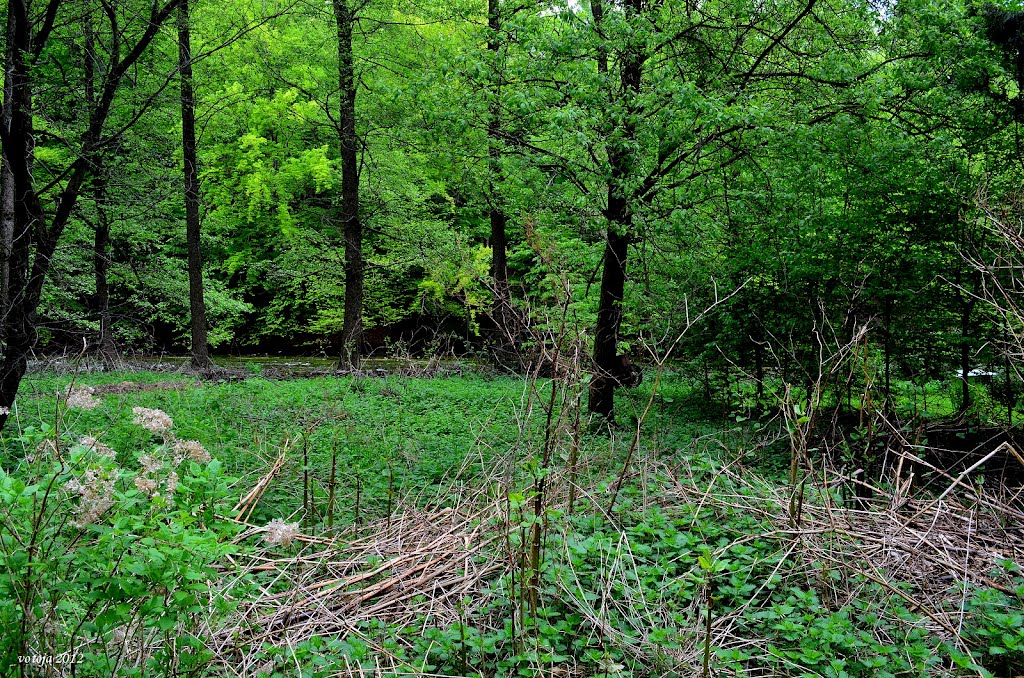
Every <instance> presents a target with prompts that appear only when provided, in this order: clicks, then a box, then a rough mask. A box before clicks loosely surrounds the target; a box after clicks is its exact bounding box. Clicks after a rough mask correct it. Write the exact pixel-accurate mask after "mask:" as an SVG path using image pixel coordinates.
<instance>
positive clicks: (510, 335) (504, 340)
mask: <svg viewBox="0 0 1024 678" xmlns="http://www.w3.org/2000/svg"><path fill="white" fill-rule="evenodd" d="M487 26H488V28H489V29H490V37H489V38H488V40H487V49H488V50H489V51H490V52H491V57H492V59H493V61H494V74H493V77H494V81H493V91H492V92H491V94H492V96H493V97H494V98H493V100H492V102H491V104H490V107H489V110H488V113H489V119H488V122H487V154H488V158H489V160H490V165H491V166H490V178H489V180H488V196H487V199H488V202H489V203H490V222H491V238H490V240H491V279H492V280H493V281H494V290H493V291H494V302H493V305H492V308H491V321H492V322H493V323H494V330H493V331H494V338H493V341H494V353H493V355H494V359H495V362H496V363H497V365H498V367H500V368H504V369H513V370H514V369H517V368H519V367H520V366H521V364H522V359H521V356H519V355H518V352H517V350H516V346H517V341H516V340H517V337H518V334H519V327H518V323H517V322H516V316H515V310H514V309H513V308H512V291H511V289H510V288H509V285H508V236H507V232H506V227H507V225H508V216H507V215H506V213H505V209H504V205H503V204H502V200H501V196H500V195H499V190H498V184H499V183H500V182H501V180H502V175H501V140H500V136H501V84H502V83H501V66H500V64H499V59H498V53H499V52H500V50H501V37H500V36H501V2H500V0H488V1H487Z"/></svg>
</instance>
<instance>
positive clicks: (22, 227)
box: [0, 2, 56, 427]
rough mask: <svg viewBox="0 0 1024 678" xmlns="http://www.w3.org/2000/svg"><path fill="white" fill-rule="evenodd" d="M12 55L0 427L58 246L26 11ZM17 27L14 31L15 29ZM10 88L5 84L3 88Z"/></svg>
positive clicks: (17, 18) (17, 8)
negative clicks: (46, 199)
mask: <svg viewBox="0 0 1024 678" xmlns="http://www.w3.org/2000/svg"><path fill="white" fill-rule="evenodd" d="M8 12H9V15H10V16H9V18H8V22H9V30H8V38H9V42H8V50H7V51H8V55H9V56H10V64H9V66H8V68H7V74H6V76H5V80H6V78H7V77H9V78H10V96H11V98H10V99H5V100H4V109H5V111H4V112H5V114H6V115H9V120H5V125H7V127H6V129H5V130H4V133H5V137H4V139H3V142H4V148H3V150H4V161H5V162H4V166H5V168H6V173H7V175H8V176H9V178H10V183H11V185H12V187H13V191H12V192H13V198H14V205H13V207H14V209H13V210H12V212H11V214H12V215H13V221H12V238H11V248H10V256H9V258H8V260H7V285H8V288H7V289H8V299H7V308H6V309H5V310H6V314H5V316H4V340H5V346H4V359H3V365H2V366H0V427H2V426H3V425H4V424H5V423H6V422H7V417H8V414H9V411H10V408H11V406H13V405H14V399H15V397H16V396H17V393H18V386H19V385H20V384H21V379H22V377H24V376H25V371H26V370H27V368H28V355H29V353H30V352H31V351H32V348H33V346H34V345H35V341H36V332H35V311H36V307H37V306H38V303H39V297H40V295H41V293H42V283H43V281H42V279H41V278H40V277H39V274H40V269H41V273H42V277H43V278H45V275H46V269H47V265H48V262H49V259H50V257H51V256H52V255H53V250H54V249H56V242H52V243H51V242H49V239H48V238H46V236H47V235H48V233H47V231H46V230H45V228H44V223H45V222H44V215H43V209H42V204H41V203H40V201H39V196H38V195H37V194H36V192H35V186H34V185H33V178H32V158H33V157H34V144H33V140H34V139H35V129H34V127H33V124H32V104H33V102H32V81H31V77H30V68H29V63H28V62H27V61H26V57H27V55H28V54H29V53H30V51H31V47H32V35H31V25H30V22H29V18H28V16H27V11H26V8H25V5H24V4H22V3H18V2H13V3H10V4H9V5H8ZM11 24H13V25H11ZM5 85H6V82H5ZM37 230H38V231H39V235H40V236H42V240H43V241H42V242H40V243H39V245H38V249H37V254H36V256H35V258H34V260H33V259H32V258H31V256H30V254H31V252H32V245H33V242H32V240H33V236H34V235H35V233H34V231H37Z"/></svg>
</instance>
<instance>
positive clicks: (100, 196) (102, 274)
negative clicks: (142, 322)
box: [92, 167, 117, 370]
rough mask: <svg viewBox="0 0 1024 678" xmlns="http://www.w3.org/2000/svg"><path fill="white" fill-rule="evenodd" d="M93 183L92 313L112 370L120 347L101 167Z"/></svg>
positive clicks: (102, 355) (105, 360)
mask: <svg viewBox="0 0 1024 678" xmlns="http://www.w3.org/2000/svg"><path fill="white" fill-rule="evenodd" d="M97 172H98V174H97V175H96V178H95V179H94V180H93V202H94V203H95V205H96V233H95V237H94V239H93V249H92V260H93V269H94V273H95V280H96V296H95V297H94V299H93V311H94V312H95V313H96V316H97V318H98V319H99V323H100V332H99V336H98V337H97V341H98V346H97V349H98V352H99V356H100V359H101V360H102V361H103V366H104V368H106V369H108V370H110V369H113V368H114V366H115V365H116V363H117V347H116V345H115V344H114V332H113V326H112V322H111V317H110V285H109V283H108V281H107V270H108V269H109V268H110V252H109V251H110V219H109V218H108V216H107V181H106V176H105V175H104V174H103V172H104V169H103V168H102V167H100V168H97Z"/></svg>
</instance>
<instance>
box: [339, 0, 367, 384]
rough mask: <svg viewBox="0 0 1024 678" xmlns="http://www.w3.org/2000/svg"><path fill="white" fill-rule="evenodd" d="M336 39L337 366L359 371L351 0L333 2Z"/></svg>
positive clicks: (359, 250)
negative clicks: (341, 252) (341, 290)
mask: <svg viewBox="0 0 1024 678" xmlns="http://www.w3.org/2000/svg"><path fill="white" fill-rule="evenodd" d="M333 3H334V21H335V26H336V28H337V36H338V94H339V106H338V120H337V129H338V141H339V151H340V153H341V230H342V237H343V238H344V240H345V311H344V321H343V322H344V325H343V327H342V330H341V353H340V355H339V360H338V366H339V367H340V368H342V369H359V363H360V358H361V354H362V344H363V279H364V274H365V264H364V262H363V224H362V221H360V218H359V137H358V136H357V134H356V89H357V87H358V82H357V80H356V74H355V61H354V58H353V53H352V32H353V29H354V27H355V21H356V16H355V10H354V8H353V6H352V3H351V0H333Z"/></svg>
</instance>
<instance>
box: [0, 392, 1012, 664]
mask: <svg viewBox="0 0 1024 678" xmlns="http://www.w3.org/2000/svg"><path fill="white" fill-rule="evenodd" d="M85 384H88V387H85ZM69 388H70V389H71V391H72V392H73V393H77V394H78V396H77V397H80V398H81V400H78V401H75V399H74V398H72V401H73V402H72V404H73V405H76V407H68V406H67V404H66V402H65V399H66V397H67V394H68V392H69ZM649 388H650V385H649V384H648V385H646V386H645V387H642V388H641V389H638V390H637V391H636V392H634V393H632V394H630V395H629V397H628V399H624V400H623V404H622V406H621V415H620V416H621V418H622V419H623V420H624V421H630V420H632V421H637V420H642V421H643V428H642V435H640V436H634V431H632V430H631V429H630V427H629V426H626V427H623V428H622V429H612V430H609V429H607V428H602V427H596V426H588V425H587V422H585V421H580V420H579V419H574V418H573V417H572V416H566V417H562V416H561V415H562V414H563V412H562V410H564V411H565V413H567V414H568V415H572V413H573V412H572V410H573V407H572V405H573V402H574V401H573V398H572V397H569V398H568V399H565V400H561V401H559V402H561V403H562V408H561V410H560V411H559V412H558V413H557V414H558V416H557V417H556V419H557V421H558V422H561V424H559V425H558V426H554V425H552V418H549V417H547V416H545V411H544V408H543V407H538V405H537V404H538V403H544V402H548V401H549V399H550V396H551V384H550V382H539V383H537V384H528V383H524V382H523V381H522V380H520V379H515V378H509V377H493V378H485V377H482V376H462V377H450V378H445V379H416V378H399V377H385V378H367V377H346V378H315V379H303V380H293V381H271V380H267V379H262V378H259V377H255V378H252V379H249V380H245V381H241V382H231V383H229V382H223V383H198V382H196V381H194V380H193V379H191V378H185V377H182V376H180V375H155V374H152V373H132V374H97V375H82V376H79V377H77V378H72V377H70V376H52V375H51V376H40V377H36V378H34V379H32V380H30V381H28V382H26V384H25V385H24V390H23V394H22V397H21V398H20V399H19V409H18V411H17V412H16V413H15V415H16V417H14V418H13V419H14V421H15V422H16V424H17V426H13V425H12V426H9V428H8V430H7V437H6V438H5V439H4V441H3V452H2V454H3V457H2V459H0V462H2V467H3V475H2V476H0V510H2V512H3V520H4V526H5V529H4V532H3V536H2V541H0V547H2V555H3V570H2V571H0V624H2V625H3V627H4V628H6V629H12V630H13V632H10V633H7V634H6V635H5V636H4V638H3V640H0V663H3V665H4V666H5V667H8V668H6V669H5V671H7V672H8V673H15V674H16V672H17V671H18V670H19V669H18V668H17V667H18V666H19V662H18V659H19V657H25V656H30V655H36V656H41V655H49V656H59V655H61V653H71V654H72V655H73V657H74V659H75V660H76V661H77V663H76V664H75V674H74V675H78V676H109V675H126V676H129V675H195V676H200V675H280V676H292V675H302V676H327V675H338V674H342V675H380V674H393V673H406V674H409V673H411V674H422V675H454V676H477V675H479V676H512V675H520V676H534V675H545V676H568V675H581V676H587V675H595V676H596V675H601V676H649V675H665V676H670V675H676V676H693V675H716V676H718V675H742V676H762V675H780V676H836V677H839V676H931V675H996V676H1011V675H1016V673H1019V672H1020V671H1021V670H1024V619H1022V613H1021V609H1022V601H1024V577H1022V576H1021V573H1020V567H1019V564H1020V560H1019V557H1017V556H1019V552H1020V551H1019V544H1016V542H1012V541H1011V542H1007V543H1006V544H1007V545H1006V548H1005V549H1004V550H1002V551H998V550H996V549H993V548H990V547H989V544H990V543H995V542H985V547H984V548H983V549H981V552H979V553H974V552H972V551H971V542H970V540H971V538H972V535H973V538H974V539H976V540H981V539H982V538H983V537H985V535H990V533H991V529H997V528H998V527H999V526H1002V529H1003V530H1006V531H1008V532H1012V530H1014V529H1019V525H1018V526H1017V527H1014V524H1013V522H1012V521H1013V520H1014V515H1015V514H1013V513H1012V512H1011V513H1008V514H997V512H996V511H995V510H994V509H993V508H992V507H991V506H989V505H987V504H984V502H983V501H981V500H979V499H978V498H977V497H968V498H966V499H964V498H960V499H957V498H956V497H955V496H949V497H946V501H945V502H939V504H938V505H935V504H934V503H928V502H926V501H924V500H921V499H920V498H915V497H909V496H903V495H899V496H897V494H898V493H897V492H896V491H895V490H893V491H892V492H891V496H893V497H897V498H898V499H899V500H900V502H902V503H898V502H895V501H893V502H889V504H887V505H885V506H882V504H879V507H880V508H878V509H877V510H874V509H873V510H871V511H863V510H861V511H851V510H849V509H848V507H847V506H846V504H844V503H843V501H842V499H841V498H840V493H839V492H838V489H837V487H836V486H835V484H834V483H833V484H832V485H829V484H828V483H824V484H822V483H816V482H815V480H814V479H813V478H812V477H810V476H807V477H805V479H804V481H803V482H802V484H801V485H800V488H799V505H797V504H794V497H795V496H796V495H795V494H794V492H793V488H791V487H787V485H786V483H785V481H784V479H783V477H784V476H785V467H786V464H787V459H788V457H787V455H788V442H787V441H788V438H787V437H786V436H785V429H784V427H781V428H780V427H779V426H778V425H776V426H775V428H774V429H773V428H772V426H773V425H772V423H771V422H768V423H764V422H757V417H756V416H755V417H750V415H751V411H750V408H749V407H748V406H747V403H744V402H743V400H742V398H743V393H741V392H739V391H737V393H736V398H734V399H733V400H732V401H731V402H726V403H721V404H720V403H709V402H708V400H707V399H706V398H703V397H702V394H701V393H700V385H699V384H697V385H695V384H687V383H685V382H683V381H682V380H673V379H668V380H667V381H666V382H665V383H664V384H663V385H662V388H660V389H659V395H658V396H657V397H656V398H654V399H653V400H649V396H650V391H649ZM58 394H60V397H58ZM556 394H557V389H556ZM570 396H572V394H571V393H570ZM550 402H555V400H554V399H550ZM649 402H650V404H651V408H650V411H649V412H648V413H647V415H646V416H645V414H644V413H645V411H646V410H647V405H648V403H649ZM139 408H148V409H139ZM152 410H159V411H161V412H164V413H166V414H167V415H168V420H167V421H166V422H164V421H163V420H162V419H160V418H159V415H158V414H155V413H154V412H153V411H152ZM726 414H727V415H728V417H727V418H725V417H723V415H726ZM755 414H756V413H755ZM170 420H173V424H172V423H170ZM83 436H90V438H83ZM207 450H208V451H209V454H210V455H212V457H213V459H212V460H211V459H209V458H208V456H207V455H206V451H207ZM627 460H628V463H627ZM261 479H263V480H265V482H263V483H262V484H261ZM260 487H263V489H262V490H260V491H259V492H256V490H257V489H259V488H260ZM539 487H540V488H545V489H544V490H543V491H542V492H540V493H538V490H537V488H539ZM879 491H880V492H881V493H882V494H885V489H884V488H881V489H880V490H879ZM254 492H256V493H255V494H254ZM243 497H247V498H248V501H246V500H245V499H243ZM1013 501H1016V502H1017V503H1016V504H1013V505H1012V506H1017V507H1019V500H1013ZM914 502H920V503H914ZM1014 510H1017V509H1014ZM908 511H909V512H910V513H909V514H908ZM915 511H916V513H915ZM908 515H909V516H910V517H909V519H908ZM240 516H241V517H243V518H244V520H242V521H239V520H237V519H238V518H239V517H240ZM921 516H924V517H923V518H922V517H921ZM456 517H458V520H456ZM964 517H967V519H968V520H969V521H970V525H968V530H967V532H966V534H967V539H968V542H967V547H966V553H965V554H964V555H963V557H964V558H968V557H969V558H968V559H967V560H964V562H963V568H961V569H962V571H957V574H956V576H952V575H951V574H950V572H951V569H950V567H951V566H949V565H948V564H947V563H946V561H945V560H944V559H943V558H944V556H942V555H941V553H939V552H938V551H936V552H932V551H928V550H927V546H928V544H930V540H932V537H931V536H929V535H931V534H932V532H930V531H927V530H925V531H923V532H913V530H914V529H917V528H916V527H915V525H917V524H918V523H920V522H922V521H925V522H927V521H929V520H930V521H931V522H932V523H933V524H934V525H940V526H941V525H943V524H945V522H944V521H952V520H960V519H961V518H964ZM971 525H973V528H972V527H971ZM992 526H996V527H992ZM990 528H991V529H990ZM972 529H973V530H974V531H973V532H972ZM901 530H902V532H901ZM907 530H910V531H911V532H913V535H924V536H922V537H920V539H921V541H920V542H918V543H917V544H916V545H912V547H908V546H907V545H906V543H905V541H906V540H905V539H904V537H905V535H906V534H910V533H909V532H907ZM986 530H988V531H989V532H986ZM955 532H956V531H955V530H951V531H950V532H948V533H947V537H948V538H949V539H952V537H951V536H948V535H953V534H954V533H955ZM878 534H887V535H888V536H889V541H888V542H887V543H886V544H885V545H883V546H878V545H877V544H875V543H874V542H873V541H872V540H873V539H875V537H876V536H877V535H878ZM913 535H912V536H913ZM914 538H915V539H916V538H917V536H914ZM986 538H987V537H986ZM922 544H924V546H922ZM1014 544H1016V545H1015V546H1014ZM975 548H978V547H977V546H975ZM986 549H987V550H986ZM1014 549H1017V550H1014ZM915 550H916V551H915ZM925 551H927V553H924V552H925ZM915 553H917V555H914V554H915ZM937 553H939V555H936V554H937ZM410 554H411V555H410ZM908 554H910V555H908ZM1015 554H1017V555H1016V556H1015ZM1015 557H1017V560H1016V562H1014V558H1015ZM403 568H404V569H403ZM403 573H410V574H408V575H406V574H403ZM364 610H370V611H371V613H368V614H365V615H364V614H362V612H361V611H364ZM66 656H70V655H66ZM20 670H21V671H22V673H24V674H25V675H36V674H47V673H49V674H50V675H71V674H70V669H69V668H68V667H67V666H66V665H59V664H53V665H49V666H27V665H25V664H24V663H22V664H21V665H20Z"/></svg>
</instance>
